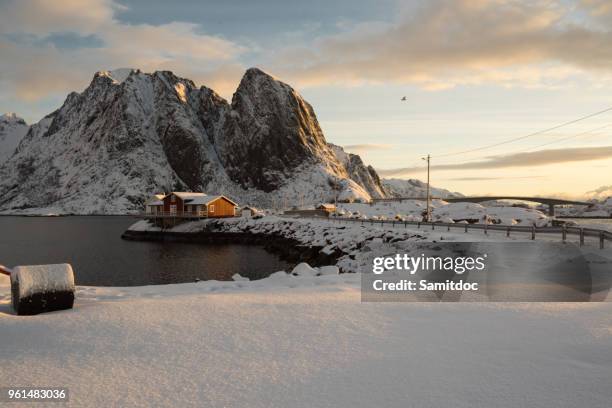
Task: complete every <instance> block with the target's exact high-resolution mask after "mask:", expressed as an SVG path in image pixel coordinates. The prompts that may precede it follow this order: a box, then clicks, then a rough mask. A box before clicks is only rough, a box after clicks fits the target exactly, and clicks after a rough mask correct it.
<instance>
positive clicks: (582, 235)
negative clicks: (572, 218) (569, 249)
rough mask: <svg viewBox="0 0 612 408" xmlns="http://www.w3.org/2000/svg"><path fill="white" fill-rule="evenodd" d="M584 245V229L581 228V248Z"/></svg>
mask: <svg viewBox="0 0 612 408" xmlns="http://www.w3.org/2000/svg"><path fill="white" fill-rule="evenodd" d="M583 245H584V228H580V246H583Z"/></svg>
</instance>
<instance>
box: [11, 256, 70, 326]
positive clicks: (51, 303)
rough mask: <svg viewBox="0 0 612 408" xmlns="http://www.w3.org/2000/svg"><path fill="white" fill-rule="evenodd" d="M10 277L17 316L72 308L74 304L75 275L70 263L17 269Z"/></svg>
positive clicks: (18, 267)
mask: <svg viewBox="0 0 612 408" xmlns="http://www.w3.org/2000/svg"><path fill="white" fill-rule="evenodd" d="M10 275H11V295H12V298H13V309H15V313H17V314H18V315H35V314H38V313H44V312H51V311H54V310H62V309H70V308H72V305H73V304H74V273H73V272H72V267H71V266H70V265H68V264H57V265H30V266H16V267H15V268H13V270H12V271H11V273H10Z"/></svg>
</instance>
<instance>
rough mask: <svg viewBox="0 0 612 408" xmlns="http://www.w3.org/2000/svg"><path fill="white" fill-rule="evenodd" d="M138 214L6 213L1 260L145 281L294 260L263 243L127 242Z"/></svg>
mask: <svg viewBox="0 0 612 408" xmlns="http://www.w3.org/2000/svg"><path fill="white" fill-rule="evenodd" d="M134 222H136V219H135V218H132V217H112V216H109V217H96V216H91V217H90V216H87V217H4V216H0V264H4V265H6V266H8V267H12V266H15V265H35V264H46V263H62V262H67V263H70V264H72V267H73V268H74V272H75V280H76V283H77V284H78V285H90V286H139V285H154V284H167V283H181V282H193V281H194V280H195V279H201V280H209V279H216V280H231V277H232V275H233V274H235V273H239V274H240V275H242V276H246V277H248V278H250V279H251V280H253V279H261V278H264V277H266V276H268V275H269V274H271V273H273V272H276V271H279V270H286V269H287V268H289V266H290V265H289V264H288V263H286V262H284V261H282V260H280V259H279V258H278V257H277V256H276V255H274V254H271V253H269V252H267V251H266V250H264V249H263V248H262V247H260V246H254V245H244V244H231V245H226V244H219V245H202V244H185V243H174V242H135V241H124V240H122V239H121V234H122V233H123V232H124V231H125V230H126V229H127V228H128V227H129V226H130V225H131V224H132V223H134Z"/></svg>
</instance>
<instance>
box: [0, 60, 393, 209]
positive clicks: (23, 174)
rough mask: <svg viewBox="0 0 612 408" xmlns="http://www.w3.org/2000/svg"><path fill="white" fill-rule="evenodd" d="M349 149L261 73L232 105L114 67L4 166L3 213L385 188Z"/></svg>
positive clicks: (267, 202) (353, 194)
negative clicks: (204, 195)
mask: <svg viewBox="0 0 612 408" xmlns="http://www.w3.org/2000/svg"><path fill="white" fill-rule="evenodd" d="M345 155H346V154H344V155H342V154H339V153H338V154H337V153H336V151H335V149H333V148H332V147H330V146H329V145H328V144H327V142H326V141H325V138H324V136H323V133H322V132H321V129H320V127H319V124H318V122H317V119H316V116H315V114H314V111H313V109H312V107H311V106H310V105H309V104H308V103H307V102H306V101H304V100H303V98H302V97H301V96H300V95H299V94H298V93H297V92H296V91H295V90H293V89H292V88H291V87H290V86H289V85H287V84H284V83H282V82H280V81H278V80H276V79H274V78H272V77H271V76H269V75H268V74H266V73H264V72H262V71H261V70H258V69H254V68H253V69H249V70H248V71H247V72H246V74H245V75H244V77H243V79H242V81H241V82H240V86H239V87H238V89H237V91H236V93H235V94H234V97H233V100H232V103H231V104H229V103H228V102H227V101H225V100H224V99H223V98H221V97H220V96H218V95H217V94H216V93H215V92H214V91H213V90H211V89H209V88H206V87H200V88H197V87H196V86H195V85H194V83H193V82H192V81H190V80H188V79H184V78H179V77H177V76H175V75H174V74H172V73H171V72H167V71H164V72H155V73H153V74H148V73H142V72H140V71H138V70H120V71H111V72H108V71H102V72H98V73H96V74H95V76H94V78H93V80H92V82H91V84H90V85H89V86H88V87H87V88H86V89H85V90H84V91H83V92H82V93H76V92H73V93H71V94H69V95H68V97H67V98H66V101H65V102H64V104H63V105H62V107H60V108H59V109H58V110H57V111H55V112H53V113H51V114H50V115H48V116H47V117H45V118H43V119H42V120H41V121H40V122H38V123H36V124H34V125H33V126H32V127H31V128H29V131H28V133H27V135H26V136H25V137H24V138H23V141H22V142H21V144H20V145H19V148H18V149H16V151H15V154H14V155H12V157H11V158H10V159H9V160H8V161H7V162H6V163H4V164H0V211H3V212H32V213H46V212H53V213H79V214H87V213H102V214H107V213H126V212H135V211H139V210H141V208H142V205H143V202H144V200H146V199H147V198H148V197H149V196H150V195H152V194H153V193H156V192H162V191H171V190H194V191H196V190H197V191H205V192H208V193H215V194H226V195H229V196H231V197H233V198H235V199H236V200H238V201H239V202H241V203H249V204H255V205H261V206H276V207H280V206H285V205H291V204H294V203H304V204H307V203H315V202H317V201H321V200H330V199H332V198H333V197H334V196H336V195H341V196H342V197H344V198H346V199H354V198H362V197H365V196H367V197H369V196H375V197H378V196H382V195H384V194H385V193H384V189H383V188H382V186H381V185H380V181H379V179H378V176H377V175H376V172H374V170H373V169H371V168H368V167H366V166H365V165H363V163H362V162H361V159H359V158H358V156H353V155H350V156H352V158H349V160H346V157H345ZM339 156H340V157H339Z"/></svg>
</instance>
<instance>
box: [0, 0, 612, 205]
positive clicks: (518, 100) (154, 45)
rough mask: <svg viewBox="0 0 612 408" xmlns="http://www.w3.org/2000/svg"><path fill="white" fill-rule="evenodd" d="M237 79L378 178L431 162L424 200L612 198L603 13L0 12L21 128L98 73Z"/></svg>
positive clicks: (204, 2) (200, 0)
mask: <svg viewBox="0 0 612 408" xmlns="http://www.w3.org/2000/svg"><path fill="white" fill-rule="evenodd" d="M250 66H258V67H260V68H262V69H264V70H266V71H268V72H270V73H271V74H273V75H275V76H276V77H278V78H280V79H282V80H284V81H286V82H288V83H290V84H291V85H293V86H294V87H296V88H297V89H298V90H299V91H300V92H301V93H302V94H303V95H304V96H305V97H306V99H307V100H308V101H309V102H311V104H312V105H313V106H314V108H315V111H316V113H317V115H318V117H319V120H320V122H321V125H322V127H323V130H324V132H325V135H326V137H327V139H328V140H329V141H331V142H333V143H336V144H340V145H343V146H345V147H346V148H347V150H350V151H352V152H355V153H358V154H360V155H362V157H363V158H364V160H365V161H366V162H368V163H371V164H372V165H373V166H374V167H376V168H377V169H378V170H379V171H380V172H381V174H383V175H384V176H387V177H391V176H392V177H402V178H409V177H416V178H424V177H425V173H424V171H423V169H424V168H423V163H424V162H423V161H422V160H420V158H421V157H422V156H423V155H426V154H431V156H432V184H434V185H437V186H441V187H446V188H449V189H452V190H455V191H461V192H463V193H466V194H483V193H496V194H500V193H507V194H522V195H525V194H530V195H563V196H568V197H570V196H581V195H583V194H584V193H585V192H587V191H600V192H601V191H603V192H604V193H603V194H606V191H610V192H611V194H612V176H610V175H611V174H612V171H611V170H612V111H607V109H608V108H610V107H612V2H610V1H608V0H575V1H565V0H557V1H555V0H546V1H545V0H542V1H540V0H532V1H513V0H490V1H485V0H429V1H425V0H422V1H416V0H414V1H410V0H405V1H396V0H380V1H373V0H310V1H308V2H306V1H299V2H298V1H289V0H259V1H252V0H226V1H223V2H221V1H212V0H210V1H208V0H187V1H173V2H169V1H164V0H117V1H112V0H88V1H83V0H53V1H51V0H19V1H11V0H0V111H14V112H17V113H18V114H19V115H21V116H23V117H24V118H25V119H26V120H27V121H28V122H33V121H37V120H39V119H40V118H41V117H42V116H44V115H45V114H47V113H49V112H51V111H52V110H54V109H55V108H57V107H58V106H59V105H61V103H62V101H63V100H64V98H65V96H66V94H67V93H68V92H70V91H73V90H76V91H81V90H82V89H83V88H84V87H85V86H87V84H88V83H89V81H90V80H91V78H92V77H93V73H94V72H95V71H98V70H102V69H113V68H119V67H134V68H140V69H142V70H144V71H147V72H149V71H154V70H160V69H169V70H172V71H174V72H175V73H177V74H178V75H181V76H184V77H188V78H191V79H193V80H194V81H195V82H196V83H197V84H201V85H207V86H210V87H212V88H214V89H216V90H217V91H218V92H219V93H220V94H221V95H223V96H224V97H226V98H231V95H232V92H233V90H234V89H235V87H236V86H237V83H238V81H239V80H240V77H241V75H242V73H243V72H244V70H245V69H246V68H247V67H250ZM404 96H405V97H406V100H405V101H401V100H400V99H401V98H402V97H404ZM602 111H603V112H602ZM596 112H602V113H601V114H598V115H596V116H592V117H589V118H587V119H585V120H581V121H578V122H575V123H569V124H568V125H566V126H563V127H557V125H560V124H563V123H568V122H572V121H573V120H575V119H578V118H583V117H587V116H589V115H591V114H593V113H596ZM609 124H610V126H608V125H609ZM546 129H551V130H549V131H546V132H542V131H543V130H546ZM514 138H519V140H518V141H516V142H512V143H505V142H506V141H508V140H511V139H514ZM605 186H610V187H609V189H608V190H607V189H606V188H605ZM602 187H603V189H602Z"/></svg>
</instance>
